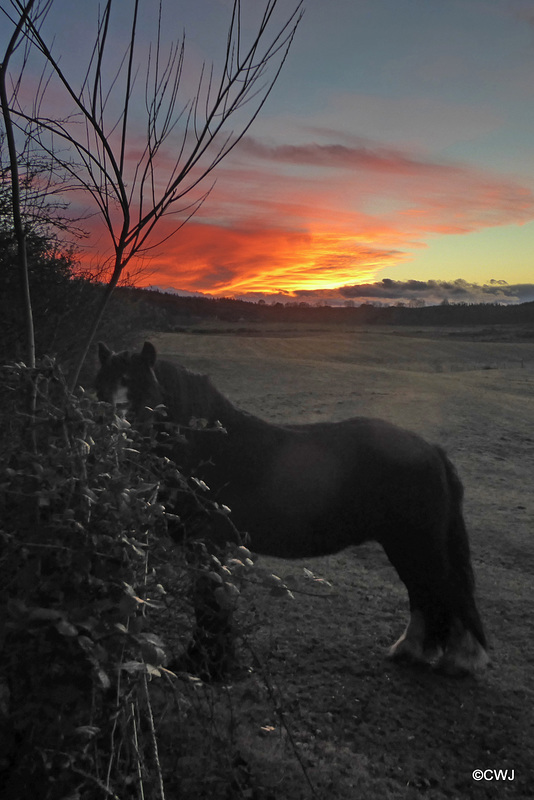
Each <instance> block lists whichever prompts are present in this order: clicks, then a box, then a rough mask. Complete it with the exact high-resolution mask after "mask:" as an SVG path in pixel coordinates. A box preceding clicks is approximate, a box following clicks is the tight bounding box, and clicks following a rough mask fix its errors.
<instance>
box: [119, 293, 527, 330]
mask: <svg viewBox="0 0 534 800" xmlns="http://www.w3.org/2000/svg"><path fill="white" fill-rule="evenodd" d="M117 299H118V300H119V299H120V301H121V302H122V303H125V304H128V305H129V306H130V307H131V308H135V309H136V316H137V318H138V319H139V321H140V322H142V324H143V327H145V328H150V327H152V328H154V329H158V330H165V331H172V330H176V329H180V328H182V327H184V328H187V327H189V326H191V325H194V324H195V323H196V322H198V321H200V320H203V319H214V320H219V321H221V322H231V323H239V322H300V323H308V324H312V323H328V324H336V323H340V324H352V325H410V326H412V325H501V324H522V325H529V324H531V325H533V326H534V302H530V303H521V304H517V305H499V304H498V303H455V304H452V303H451V304H448V305H446V304H442V305H439V306H422V307H415V308H413V307H408V306H398V305H396V306H374V305H373V304H372V303H363V304H362V305H360V306H354V307H346V306H344V307H334V306H327V305H321V306H310V305H308V304H306V303H289V304H284V303H280V302H277V303H274V304H271V305H269V304H267V303H265V302H259V303H252V302H248V301H245V300H236V299H234V298H229V297H222V298H209V297H182V296H180V295H176V294H171V293H166V292H160V291H156V290H150V289H142V288H126V287H125V288H122V289H119V290H118V292H117ZM533 335H534V327H533Z"/></svg>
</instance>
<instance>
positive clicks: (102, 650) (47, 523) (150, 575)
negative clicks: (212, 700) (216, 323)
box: [0, 361, 231, 800]
mask: <svg viewBox="0 0 534 800" xmlns="http://www.w3.org/2000/svg"><path fill="white" fill-rule="evenodd" d="M2 373H3V375H2V377H3V383H2V388H1V390H0V393H1V397H0V400H1V403H2V405H1V408H2V419H1V423H2V424H1V429H0V430H1V433H0V512H1V519H2V523H1V528H0V548H1V549H0V579H1V582H0V647H1V652H2V657H1V665H0V734H1V735H2V739H3V742H2V745H3V746H2V747H1V750H0V771H1V773H2V776H1V778H3V783H4V784H5V786H6V789H5V794H4V795H3V796H5V797H7V798H21V797H32V798H33V799H34V800H40V799H41V798H43V800H45V799H46V800H48V799H49V798H63V797H67V796H68V797H69V798H70V797H72V798H74V797H79V798H92V797H105V796H110V795H112V794H114V795H117V794H118V795H119V796H122V797H124V796H127V795H126V794H125V792H126V793H128V792H129V791H131V790H133V787H134V786H138V785H140V783H141V782H142V783H143V787H144V793H145V794H144V796H145V797H150V796H159V793H158V792H157V791H156V789H157V783H158V781H161V780H162V778H161V771H160V770H159V768H158V745H157V739H156V735H155V731H154V727H153V722H152V721H151V720H152V717H151V711H150V692H149V688H148V681H150V680H152V679H154V680H155V679H159V680H160V682H161V680H162V679H164V678H165V676H170V675H172V673H169V672H168V671H167V670H166V667H165V666H164V665H165V662H166V653H165V646H164V644H163V642H162V640H161V638H160V637H159V636H158V635H157V634H156V633H154V632H153V630H152V627H153V625H154V622H155V619H156V618H157V615H158V614H161V613H162V612H161V609H163V608H164V605H165V599H166V598H165V589H164V588H163V586H162V585H161V582H160V581H161V580H162V578H161V575H162V574H165V575H168V574H169V572H168V571H169V547H170V545H169V544H168V539H167V538H166V537H164V536H162V534H165V533H166V532H167V531H168V529H169V527H171V526H174V528H175V532H176V531H177V530H180V528H178V525H180V526H182V525H183V521H179V520H178V518H177V517H175V516H174V515H173V514H170V513H168V512H167V511H166V510H165V508H164V506H163V504H162V503H161V501H160V495H161V489H162V485H163V484H166V485H167V486H169V485H173V486H174V487H175V488H174V491H175V492H177V493H182V494H183V495H184V497H188V498H189V501H190V502H189V503H188V504H184V509H186V515H185V516H186V517H187V519H186V522H187V524H189V525H190V526H192V527H195V526H196V529H197V532H200V531H201V529H202V526H203V525H204V527H205V526H206V525H207V524H208V521H209V514H210V509H209V504H207V503H206V501H204V500H203V499H202V498H201V497H198V498H197V497H195V496H194V494H193V493H192V492H191V490H190V489H189V488H188V485H187V482H186V481H185V479H184V478H183V476H182V475H181V474H180V473H179V472H178V470H177V468H176V466H175V465H174V464H173V462H171V461H169V460H168V459H167V458H164V457H161V456H158V455H155V454H154V441H153V438H151V436H150V435H147V434H146V432H145V433H144V434H140V433H138V432H136V431H134V430H133V429H131V428H130V426H129V425H128V423H127V422H126V421H125V420H124V419H122V418H120V417H118V416H117V415H116V414H115V413H114V411H113V409H112V408H111V407H110V406H107V405H106V404H103V403H96V402H95V401H94V400H92V399H91V398H90V397H88V396H87V395H86V394H85V393H83V391H80V392H79V393H78V395H76V396H74V397H73V396H71V395H69V393H68V392H67V390H66V387H65V383H64V380H63V378H62V375H61V373H60V372H59V370H58V369H57V368H56V367H55V365H54V364H53V362H51V361H45V362H44V363H43V364H42V365H40V367H39V368H38V369H36V370H33V371H32V370H29V369H27V368H26V367H25V366H24V365H22V364H15V365H10V366H8V367H4V368H3V369H2ZM34 391H36V395H37V396H36V403H35V405H36V409H35V413H34V414H32V415H30V414H28V413H26V412H25V410H24V406H25V405H26V403H25V400H26V398H28V397H29V396H31V394H32V393H33V392H34ZM180 550H181V552H182V553H184V552H185V551H184V549H183V548H180ZM191 552H194V553H195V555H194V562H195V563H194V565H193V567H192V569H193V570H196V571H197V572H198V570H201V571H202V570H203V571H204V573H205V574H206V575H208V574H217V570H218V571H219V572H220V573H221V574H223V575H224V571H223V570H222V565H221V568H220V569H219V567H218V566H217V565H218V564H219V565H220V562H218V561H217V559H214V557H213V556H211V555H209V554H208V553H207V551H206V550H205V548H202V547H198V546H197V548H196V549H194V550H193V551H191ZM191 558H192V557H191V554H190V553H189V555H188V556H187V559H188V561H191ZM182 560H183V559H182ZM189 566H190V565H189ZM164 567H165V569H166V570H167V572H166V571H165V569H164ZM190 569H191V567H190ZM190 583H191V582H190ZM220 583H221V587H222V588H223V589H224V588H225V586H226V587H227V588H228V587H229V586H230V585H231V584H230V581H229V580H228V579H225V580H223V579H220ZM225 596H226V595H225ZM1 778H0V779H1ZM154 782H155V785H153V784H154ZM128 787H129V788H128Z"/></svg>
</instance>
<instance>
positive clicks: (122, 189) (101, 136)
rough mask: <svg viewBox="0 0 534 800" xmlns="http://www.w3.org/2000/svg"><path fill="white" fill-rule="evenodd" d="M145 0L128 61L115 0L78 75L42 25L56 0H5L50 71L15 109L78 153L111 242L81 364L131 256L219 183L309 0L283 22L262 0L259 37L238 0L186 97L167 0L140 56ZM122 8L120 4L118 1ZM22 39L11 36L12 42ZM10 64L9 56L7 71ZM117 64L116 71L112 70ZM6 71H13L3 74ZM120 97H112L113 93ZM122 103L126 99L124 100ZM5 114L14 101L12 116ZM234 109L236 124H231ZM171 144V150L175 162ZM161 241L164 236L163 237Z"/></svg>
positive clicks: (132, 25)
mask: <svg viewBox="0 0 534 800" xmlns="http://www.w3.org/2000/svg"><path fill="white" fill-rule="evenodd" d="M141 4H142V3H141V0H134V2H133V3H132V4H131V12H130V18H129V27H128V26H127V25H126V22H125V21H124V20H122V25H123V27H124V28H125V29H126V28H127V27H128V30H129V33H128V39H127V43H126V46H125V50H124V54H123V57H122V60H121V61H120V63H119V65H118V66H117V67H115V68H114V69H113V70H110V64H112V63H113V57H114V56H115V53H114V50H113V46H112V42H111V36H110V29H111V24H112V20H113V13H114V10H115V9H114V3H113V0H107V2H105V4H104V6H103V10H102V14H101V16H100V17H99V19H98V24H97V32H96V38H95V41H94V47H93V48H92V53H91V56H90V59H89V62H88V64H87V66H86V68H85V71H84V74H83V78H82V79H81V81H80V83H79V85H75V84H74V81H73V80H72V79H71V77H70V76H69V75H68V74H66V73H65V71H64V70H63V68H62V66H61V63H60V59H59V57H56V56H55V55H54V53H53V49H52V46H51V45H50V44H49V43H48V42H47V41H46V39H45V34H44V33H43V30H44V28H43V19H44V18H45V16H46V14H47V13H48V12H49V11H50V9H51V7H52V6H53V0H45V1H44V2H41V3H39V2H38V1H37V2H35V0H27V2H23V1H22V0H11V2H10V6H11V8H10V10H9V11H8V10H6V9H5V8H2V11H4V14H5V15H6V16H7V17H8V19H9V20H10V22H11V24H12V25H13V27H14V33H13V40H14V42H15V43H16V42H17V41H19V40H20V38H22V39H23V40H24V43H25V47H26V50H25V55H26V57H28V53H30V54H35V53H37V54H39V55H40V57H41V58H42V59H43V64H44V66H43V72H42V76H41V80H40V82H39V84H38V88H37V90H36V93H35V98H34V102H33V105H32V108H31V109H30V110H27V109H26V108H25V107H24V104H23V102H22V99H21V95H20V92H19V89H20V85H21V82H20V78H19V79H17V80H16V81H15V80H14V81H12V92H11V97H10V99H9V102H8V100H7V97H6V108H7V113H8V116H9V117H10V118H11V117H12V118H13V119H15V120H16V121H17V125H18V126H19V128H20V129H21V130H23V131H24V130H25V131H26V135H28V133H27V132H28V127H27V126H28V125H30V126H31V127H30V132H31V133H30V135H31V136H32V138H33V139H34V140H35V141H36V142H37V143H38V145H39V147H41V148H42V149H43V150H44V151H45V152H47V153H49V154H50V155H52V156H53V157H54V158H56V159H58V158H59V157H58V155H57V149H56V147H55V143H56V142H57V141H58V139H59V140H61V141H62V142H64V143H66V145H67V147H68V151H69V155H68V157H67V156H64V157H62V158H61V159H60V161H61V166H62V167H63V168H64V169H66V170H67V171H68V172H69V173H70V175H71V179H72V182H73V183H74V184H75V185H76V186H77V187H79V188H81V189H83V190H84V192H85V193H87V194H88V195H90V196H91V198H92V200H93V202H94V204H95V205H96V208H97V210H98V213H99V214H100V217H101V219H102V220H103V222H104V225H105V227H106V229H107V231H108V234H109V237H110V240H111V243H112V253H113V255H112V257H111V259H110V264H109V281H108V283H107V287H106V291H105V293H104V294H103V297H102V302H101V304H100V307H99V309H98V313H97V315H96V317H95V319H94V320H93V321H92V324H91V326H90V330H89V331H88V335H87V340H86V344H85V348H84V351H83V353H82V354H81V358H80V362H79V368H78V370H77V371H76V374H75V375H74V376H73V380H72V385H73V386H74V385H75V383H76V381H77V379H78V374H79V369H80V368H81V365H82V363H83V361H84V359H85V357H86V355H87V352H88V350H89V347H90V345H91V343H92V341H93V338H94V335H95V332H96V329H97V327H98V324H99V321H100V319H101V316H102V314H103V312H104V309H105V307H106V305H107V302H108V300H109V297H110V295H111V293H112V292H113V290H114V288H115V287H116V285H117V283H118V282H119V280H120V278H121V275H122V274H123V272H124V269H125V267H126V266H127V265H128V264H129V262H130V261H131V260H132V258H134V257H136V256H139V255H140V254H141V253H143V252H146V251H147V250H148V249H150V248H152V247H154V246H155V245H154V242H153V240H152V234H153V231H154V228H155V226H156V225H157V223H158V221H159V220H160V219H161V218H162V217H163V216H165V215H169V214H171V213H172V214H176V213H177V212H179V213H180V214H181V217H180V219H179V220H177V221H176V224H175V226H174V230H173V233H174V232H176V231H177V230H179V228H180V227H181V226H182V225H183V224H185V222H187V220H188V219H190V217H191V216H192V215H193V214H194V213H195V211H196V210H197V209H198V208H199V207H200V205H201V204H202V203H203V202H204V200H205V199H206V197H207V195H208V194H209V191H210V189H209V188H208V189H207V190H200V191H199V193H198V195H197V196H195V197H194V196H193V194H194V190H196V189H197V188H198V187H199V186H200V184H201V183H202V182H203V181H205V179H206V178H207V177H208V176H209V175H210V174H211V173H212V172H213V170H214V169H215V168H216V167H217V165H218V164H219V163H220V162H221V161H222V160H223V159H224V158H225V157H226V156H227V155H228V153H229V152H230V151H231V150H232V149H233V148H234V147H235V146H236V144H237V143H238V142H239V141H240V139H241V138H242V137H243V136H244V134H245V133H246V132H247V131H248V129H249V128H250V126H251V125H252V123H253V122H254V120H255V119H256V117H257V116H258V114H259V112H260V110H261V108H262V107H263V105H264V103H265V101H266V99H267V97H268V96H269V94H270V92H271V90H272V88H273V86H274V83H275V82H276V79H277V78H278V76H279V74H280V71H281V69H282V67H283V64H284V62H285V60H286V57H287V54H288V51H289V48H290V46H291V43H292V41H293V37H294V35H295V31H296V29H297V26H298V24H299V22H300V19H301V17H302V0H300V1H299V0H295V5H294V8H293V9H292V11H291V12H290V13H289V15H288V16H286V17H284V18H283V19H282V21H281V22H280V21H279V20H278V17H277V12H278V6H279V5H280V4H279V1H278V0H264V2H263V7H262V10H261V13H260V15H259V18H258V23H257V27H256V28H255V30H254V34H253V35H252V36H251V37H250V39H249V41H246V40H247V36H246V35H245V28H244V24H243V8H242V6H243V5H244V2H243V0H233V3H232V7H231V14H230V22H229V26H228V32H227V39H226V48H225V55H224V58H223V63H222V66H221V67H220V69H219V70H216V69H215V67H214V66H213V65H211V66H209V67H208V66H207V65H206V64H204V65H203V67H202V69H201V70H200V74H199V75H198V81H197V83H196V90H195V91H194V92H193V95H192V97H190V98H188V99H185V100H181V95H182V93H183V92H182V84H183V82H184V81H183V77H184V63H185V45H186V40H185V34H183V35H182V36H181V37H180V38H179V40H178V41H176V42H175V43H174V44H172V45H171V46H170V47H169V48H168V50H167V53H166V54H164V52H163V49H164V48H163V45H162V13H163V8H162V0H160V2H159V3H158V4H157V13H158V22H157V26H156V31H157V35H156V42H155V43H154V45H153V46H151V47H150V49H149V50H148V54H147V56H146V59H145V61H144V64H143V65H142V66H141V67H140V65H139V63H138V59H137V53H136V45H137V42H138V38H139V36H138V34H139V24H140V23H139V14H140V7H141ZM116 13H118V12H116ZM12 50H13V46H12V48H11V52H12ZM5 69H7V63H6V59H4V71H5ZM140 69H141V70H142V72H141V74H142V75H143V77H144V85H143V88H142V100H143V106H144V116H145V126H146V135H145V140H144V142H143V147H142V149H141V152H139V153H138V155H137V157H136V158H135V159H134V161H133V163H132V159H131V158H129V156H128V149H129V146H130V145H131V137H132V131H133V129H134V126H133V124H132V122H131V118H132V115H133V113H134V111H135V113H136V114H138V113H139V108H140V103H139V88H140V81H139V74H140ZM106 76H107V77H106ZM4 80H5V75H4ZM52 83H53V84H54V87H55V90H56V91H57V89H58V88H60V89H61V91H62V92H63V94H64V97H65V100H66V101H68V103H67V102H66V107H70V108H73V109H74V110H73V111H72V112H71V113H70V114H68V115H67V116H66V117H65V118H64V119H58V118H57V116H56V115H54V114H47V113H46V107H47V102H46V101H47V97H48V92H49V90H50V86H51V84H52ZM112 97H113V98H114V99H115V100H116V98H117V97H119V98H120V101H119V103H118V105H115V106H113V104H112V102H111V98H112ZM114 108H115V109H118V110H114ZM5 116H6V114H5V112H4V117H5ZM230 120H232V124H233V123H234V122H235V127H234V128H232V127H229V123H230ZM169 153H170V154H172V161H171V167H170V169H169V160H168V158H169ZM158 244H161V240H160V242H158Z"/></svg>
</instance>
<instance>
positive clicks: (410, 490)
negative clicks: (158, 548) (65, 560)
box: [96, 342, 488, 674]
mask: <svg viewBox="0 0 534 800" xmlns="http://www.w3.org/2000/svg"><path fill="white" fill-rule="evenodd" d="M99 358H100V365H101V366H100V370H99V372H98V375H97V378H96V388H97V394H98V397H99V398H100V399H101V400H106V401H108V402H113V403H125V404H126V405H127V407H128V409H129V410H128V412H127V413H128V414H130V415H131V416H132V417H133V418H142V417H143V413H144V409H146V407H152V408H153V407H155V406H157V405H159V404H164V405H165V406H166V409H167V413H168V416H169V418H170V420H172V421H174V422H175V423H177V424H179V425H183V426H185V427H188V426H189V423H190V420H191V418H192V417H196V418H205V419H207V420H210V421H215V420H220V422H221V423H222V425H223V426H224V428H225V429H226V434H222V433H220V432H214V431H210V430H191V431H187V434H186V435H187V439H188V447H187V461H188V463H187V464H183V466H184V467H187V468H189V469H193V468H197V474H199V473H200V474H199V477H202V478H203V479H204V480H205V481H206V483H207V484H208V486H210V488H211V490H212V493H213V495H214V497H215V499H216V500H217V501H219V502H221V503H224V504H225V505H226V506H229V507H230V509H231V510H232V519H233V521H234V523H235V525H236V527H237V529H239V530H243V531H246V532H248V534H249V536H250V548H251V550H253V551H255V552H256V553H258V554H263V555H273V556H280V557H282V558H301V557H311V556H322V555H327V554H330V553H335V552H338V551H339V550H342V549H343V548H345V547H348V546H349V545H357V544H361V543H362V542H364V541H369V540H375V541H377V542H379V543H380V544H381V545H382V547H383V548H384V550H385V552H386V554H387V556H388V558H389V560H390V561H391V563H392V564H393V566H394V567H395V569H396V570H397V573H398V575H399V577H400V578H401V580H402V581H403V582H404V584H405V585H406V588H407V590H408V595H409V600H410V612H411V617H410V622H409V624H408V626H407V628H406V630H405V632H404V633H403V634H402V636H401V637H400V639H399V640H398V641H397V642H396V643H395V644H394V645H393V646H392V647H391V649H390V651H389V654H390V656H391V657H393V658H395V659H400V660H407V661H411V662H426V663H432V664H434V665H435V666H437V667H438V668H439V669H440V670H442V671H445V672H447V673H450V674H465V673H473V672H475V671H478V670H481V669H482V668H483V667H484V666H485V665H486V664H487V662H488V656H487V652H486V638H485V635H484V630H483V626H482V622H481V619H480V616H479V613H478V610H477V607H476V603H475V598H474V576H473V570H472V566H471V557H470V549H469V540H468V536H467V532H466V528H465V524H464V519H463V515H462V495H463V489H462V484H461V483H460V480H459V478H458V476H457V475H456V472H455V470H454V467H453V466H452V464H451V462H450V461H449V460H448V458H447V456H446V455H445V453H444V452H443V450H441V448H439V447H437V446H436V445H432V444H428V443H427V442H426V441H425V440H424V439H422V438H421V437H419V436H417V435H416V434H414V433H411V432H409V431H406V430H403V429H401V428H398V427H396V426H394V425H392V424H390V423H388V422H384V421H383V420H378V419H368V418H365V417H354V418H352V419H348V420H345V421H343V422H333V423H316V424H310V425H284V426H281V425H273V424H271V423H269V422H265V421H264V420H262V419H259V418H257V417H255V416H253V415H252V414H248V413H246V412H244V411H241V410H239V409H237V408H236V407H235V406H234V405H233V404H232V403H231V402H230V401H229V400H228V399H227V398H226V397H224V395H222V394H221V393H220V392H219V391H218V390H217V389H216V388H215V387H214V386H213V384H212V383H211V381H210V379H209V378H208V377H207V376H205V375H198V374H195V373H193V372H190V371H189V370H187V369H185V368H183V367H178V366H175V365H174V364H172V363H170V362H168V361H158V360H157V356H156V350H155V348H154V346H153V345H152V344H151V343H150V342H145V345H144V347H143V349H142V351H141V352H140V353H129V352H121V353H113V352H112V351H111V350H109V349H108V348H107V347H106V346H105V345H104V344H102V343H100V344H99Z"/></svg>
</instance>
